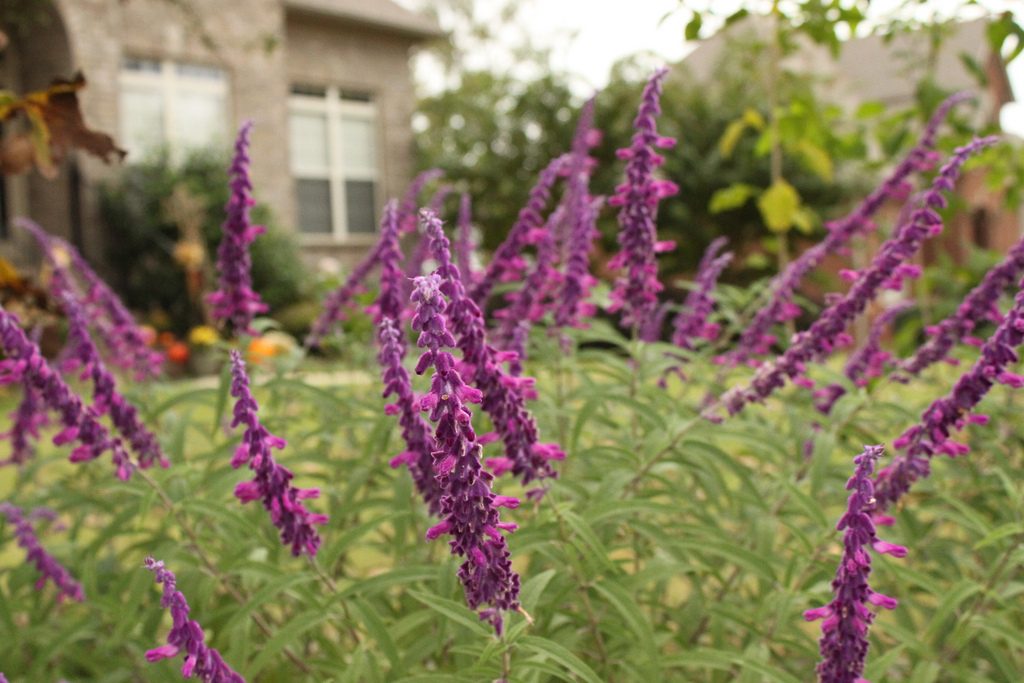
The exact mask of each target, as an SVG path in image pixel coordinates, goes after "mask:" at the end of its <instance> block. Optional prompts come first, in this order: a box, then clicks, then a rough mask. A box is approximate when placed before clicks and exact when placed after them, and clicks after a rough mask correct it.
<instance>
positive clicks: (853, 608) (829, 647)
mask: <svg viewBox="0 0 1024 683" xmlns="http://www.w3.org/2000/svg"><path fill="white" fill-rule="evenodd" d="M881 455H882V447H881V446H865V448H864V452H863V453H862V454H861V455H858V456H857V457H856V458H854V460H853V461H854V463H855V464H856V466H857V467H856V471H855V472H854V475H853V476H852V477H851V478H850V480H849V481H848V482H847V483H846V488H847V490H849V491H851V493H850V497H849V499H848V501H847V508H846V513H845V514H844V515H843V516H842V517H841V518H840V519H839V524H838V525H837V527H836V528H837V529H839V530H840V531H842V532H844V533H843V558H842V560H841V561H840V562H839V567H838V569H837V570H836V577H835V579H833V581H832V591H833V593H834V595H835V597H834V598H833V600H832V602H830V603H829V604H828V605H825V606H824V607H818V608H816V609H810V610H807V611H806V612H804V619H806V620H807V621H816V620H818V619H823V620H824V621H823V622H822V625H821V632H822V635H821V640H820V641H819V645H820V649H821V657H822V661H821V662H820V663H819V664H818V669H817V670H818V680H820V681H821V683H858V682H863V680H864V679H863V678H861V674H862V673H863V672H864V661H865V659H866V658H867V653H868V627H869V626H870V625H871V622H873V621H874V619H875V615H874V613H872V612H871V611H870V610H868V609H867V607H866V605H867V604H868V603H870V604H873V605H877V606H879V607H884V608H885V609H894V608H895V607H896V604H897V603H896V600H895V599H893V598H890V597H889V596H887V595H882V594H881V593H876V592H875V591H873V590H872V589H871V586H870V585H869V584H868V577H869V576H870V575H871V554H870V553H869V552H868V549H869V548H871V549H873V550H875V552H881V553H887V554H890V555H893V556H894V557H903V556H904V555H906V548H904V547H903V546H898V545H895V544H892V543H886V542H885V541H880V540H878V537H877V536H876V535H875V525H874V522H873V521H872V519H871V513H872V512H874V510H875V496H874V490H873V487H872V484H871V472H872V470H873V469H874V466H875V461H876V460H878V458H879V457H881Z"/></svg>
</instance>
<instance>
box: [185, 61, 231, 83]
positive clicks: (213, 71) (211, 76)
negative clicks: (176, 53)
mask: <svg viewBox="0 0 1024 683" xmlns="http://www.w3.org/2000/svg"><path fill="white" fill-rule="evenodd" d="M175 67H176V70H177V72H178V75H179V76H182V77H183V78H195V79H197V80H202V81H223V80H224V72H223V71H221V70H220V69H218V68H217V67H215V66H204V65H202V64H176V65H175Z"/></svg>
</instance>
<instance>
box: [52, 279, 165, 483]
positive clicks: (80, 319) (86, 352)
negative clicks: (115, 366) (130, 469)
mask: <svg viewBox="0 0 1024 683" xmlns="http://www.w3.org/2000/svg"><path fill="white" fill-rule="evenodd" d="M62 303H63V305H64V314H65V315H66V316H67V319H68V347H69V348H70V350H71V355H70V356H69V358H68V359H67V361H66V363H65V369H66V370H69V371H70V370H74V369H80V370H81V374H82V377H83V378H85V377H88V378H89V379H90V380H91V381H92V385H93V389H92V397H93V405H92V408H93V410H95V411H96V413H98V414H100V415H103V414H108V413H109V414H110V421H111V422H113V424H114V427H115V428H116V429H117V431H118V432H120V434H121V436H123V437H124V438H125V440H127V441H128V444H129V445H130V446H131V448H132V450H133V451H135V455H136V456H138V459H139V467H140V468H142V469H146V468H149V467H152V466H153V465H154V464H159V465H160V467H168V466H169V465H170V462H169V461H168V460H167V456H165V455H164V452H163V449H161V448H160V443H159V442H158V441H157V438H156V435H154V434H153V432H151V431H150V430H149V428H148V427H146V425H144V424H143V423H142V419H141V418H140V417H139V411H138V410H136V408H135V406H133V405H132V404H131V403H129V402H128V400H127V399H126V398H125V397H124V396H123V395H122V394H121V392H119V391H118V390H117V382H116V381H115V379H114V376H113V375H112V374H110V371H109V370H107V367H106V366H105V365H104V364H103V361H102V360H101V359H100V355H99V351H98V350H97V349H96V344H95V343H94V342H93V341H92V338H91V337H90V336H89V326H88V323H86V319H85V311H83V310H82V309H81V308H80V307H79V305H78V303H77V302H76V301H75V300H74V299H73V298H71V296H69V295H65V296H64V299H63V302H62Z"/></svg>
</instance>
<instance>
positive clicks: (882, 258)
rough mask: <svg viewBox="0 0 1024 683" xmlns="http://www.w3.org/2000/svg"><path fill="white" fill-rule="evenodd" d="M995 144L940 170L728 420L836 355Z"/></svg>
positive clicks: (743, 391)
mask: <svg viewBox="0 0 1024 683" xmlns="http://www.w3.org/2000/svg"><path fill="white" fill-rule="evenodd" d="M995 141H996V138H993V137H987V138H977V139H975V140H974V141H972V142H971V143H969V144H967V145H964V146H963V147H958V148H957V149H956V151H955V153H954V154H953V156H952V158H950V159H949V160H948V161H947V162H946V163H945V165H943V167H942V168H941V169H940V171H939V173H938V175H937V176H936V177H935V180H934V181H933V183H932V187H931V189H930V190H929V191H928V192H926V193H925V194H924V196H923V197H922V199H921V202H920V205H919V207H918V209H917V210H915V211H914V212H913V213H912V214H911V217H910V220H909V222H907V223H904V224H903V225H901V226H900V227H899V228H898V229H897V231H896V234H895V235H894V236H893V237H892V238H891V239H889V240H888V241H886V242H885V244H883V245H882V247H881V249H880V250H879V251H878V253H877V254H876V255H875V257H874V259H873V260H872V262H871V264H870V265H869V266H868V267H867V268H865V269H864V270H863V271H862V272H860V273H858V274H857V277H856V280H855V281H854V282H853V285H852V286H851V287H850V290H849V291H848V292H847V293H846V294H844V295H842V296H839V297H837V298H836V299H835V300H834V301H833V302H832V304H831V305H829V306H828V307H827V308H826V309H825V310H824V311H823V312H822V314H821V315H820V316H819V317H818V319H817V320H816V321H815V322H814V324H812V325H811V327H810V329H808V330H806V331H804V332H800V333H798V334H797V335H795V336H794V338H793V343H792V344H791V345H790V347H789V348H788V349H786V351H785V352H783V353H782V355H780V356H779V357H778V358H776V359H775V360H774V361H772V362H770V363H766V364H764V365H762V366H761V367H760V368H758V371H757V374H756V375H755V377H754V379H753V381H752V382H751V383H750V385H749V386H747V387H736V388H735V389H731V390H729V391H728V392H726V394H725V395H724V396H722V398H721V399H720V401H719V403H720V404H721V405H723V406H724V407H725V408H726V409H727V410H728V412H729V414H735V413H737V412H739V411H741V410H743V408H744V406H746V405H747V404H748V403H751V402H755V401H762V400H764V399H765V398H767V397H768V396H769V395H770V394H771V393H772V392H774V391H775V390H776V389H778V388H780V387H782V386H783V385H784V384H785V382H786V379H787V378H801V377H803V375H804V371H805V364H806V363H808V362H810V361H813V360H818V359H821V358H823V357H825V356H827V355H828V354H829V353H831V351H832V350H833V349H834V348H835V345H836V341H837V340H838V339H841V338H842V336H841V335H844V334H845V330H846V327H847V326H848V325H849V324H850V322H852V321H853V319H854V318H855V317H856V316H857V315H859V314H860V313H861V312H863V311H864V309H865V308H866V307H867V305H868V303H869V302H870V301H871V300H872V299H874V297H875V296H876V295H877V294H878V292H879V291H880V290H881V289H882V288H883V287H887V286H894V285H895V284H896V283H895V282H894V279H899V278H900V277H901V276H902V275H903V274H905V271H903V270H901V268H900V267H901V266H903V265H906V262H907V260H909V259H910V258H911V257H912V256H913V255H914V254H915V253H916V252H917V250H918V249H919V248H920V246H921V244H922V243H923V242H924V240H925V239H927V238H928V237H932V236H934V235H937V234H938V233H939V232H941V231H942V218H941V217H940V216H939V214H938V211H939V210H940V209H942V208H944V207H945V206H946V199H945V197H944V195H943V193H944V192H949V191H951V190H952V189H953V187H954V185H955V184H956V180H957V178H958V177H959V175H960V169H961V167H962V166H963V164H964V162H966V161H967V159H968V158H969V157H970V156H971V155H973V154H975V153H976V152H978V151H979V150H981V149H983V148H985V147H987V146H989V145H991V144H993V143H994V142H995ZM804 383H806V382H804ZM718 407H719V406H718V405H713V406H711V407H710V408H709V409H708V410H706V411H705V415H706V416H707V417H709V418H712V419H717V418H716V416H715V412H716V410H717V408H718Z"/></svg>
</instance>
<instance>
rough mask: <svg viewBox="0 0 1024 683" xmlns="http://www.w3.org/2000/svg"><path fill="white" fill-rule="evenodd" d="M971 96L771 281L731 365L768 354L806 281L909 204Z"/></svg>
mask: <svg viewBox="0 0 1024 683" xmlns="http://www.w3.org/2000/svg"><path fill="white" fill-rule="evenodd" d="M970 98H971V95H970V94H969V93H966V92H962V93H958V94H956V95H953V96H951V97H949V98H947V99H946V101H945V102H943V103H942V104H941V105H939V107H938V109H936V110H935V113H934V114H933V115H932V117H931V119H930V120H929V122H928V125H927V126H926V127H925V131H924V134H923V135H922V136H921V139H920V141H919V142H918V143H917V146H916V147H914V148H913V149H912V150H910V152H909V153H908V154H907V156H906V157H905V158H904V159H903V161H902V162H900V164H899V165H898V166H897V167H896V168H895V169H893V172H892V173H891V174H890V175H889V177H888V178H886V180H885V182H883V183H882V184H881V185H880V186H879V187H878V188H877V189H876V190H875V191H874V192H872V193H871V194H869V195H868V196H867V197H866V198H865V199H864V201H862V202H861V203H860V205H859V206H858V207H857V208H856V209H855V210H854V211H853V213H851V214H849V215H848V216H846V217H845V218H842V219H840V220H837V221H830V222H829V223H827V224H826V225H825V227H826V228H827V230H828V234H827V235H825V239H823V240H822V241H821V242H819V243H818V244H816V245H814V246H813V247H811V248H810V249H808V250H807V251H805V252H803V253H802V254H800V256H799V257H798V258H796V259H794V260H793V261H791V262H790V264H789V265H788V266H787V267H786V268H785V270H783V271H782V272H781V273H779V274H778V275H776V276H775V277H774V278H773V279H772V281H771V282H770V283H769V285H768V288H769V290H770V291H771V300H770V301H769V302H768V304H767V305H766V306H764V307H763V308H761V309H760V310H758V312H757V315H755V316H754V319H753V320H751V322H750V324H749V325H748V326H747V327H746V329H745V330H744V331H743V334H742V336H741V337H740V341H739V343H738V344H737V346H736V349H734V350H733V351H732V352H730V353H729V355H728V360H729V361H730V362H731V363H734V364H738V363H742V362H744V361H746V360H747V359H748V358H751V357H752V356H757V355H763V354H765V353H767V352H768V348H769V347H770V346H771V344H772V343H773V342H774V341H775V337H773V336H772V335H771V334H770V331H771V328H772V326H773V325H775V324H776V323H783V322H786V321H787V320H791V319H792V318H794V317H796V316H797V315H799V314H800V308H799V307H798V306H797V305H796V304H795V303H794V302H793V295H794V293H795V292H796V289H797V287H798V286H799V285H800V282H801V281H803V279H804V277H805V276H806V275H807V274H808V273H809V272H811V271H812V270H814V269H815V268H817V267H818V266H819V265H821V263H822V261H824V259H825V257H826V256H828V255H829V254H834V253H837V252H841V251H842V250H843V249H845V248H846V245H847V243H849V241H850V240H852V239H853V238H854V237H856V236H857V235H860V234H863V233H866V232H869V231H870V230H873V229H874V223H873V222H872V220H871V218H872V216H874V215H875V213H877V212H878V210H879V209H880V208H882V206H883V205H884V204H885V203H886V202H887V201H888V200H889V199H897V200H900V201H903V200H906V198H907V196H908V195H909V194H910V184H909V183H908V182H907V178H908V177H909V176H910V175H911V174H912V173H914V172H915V171H922V170H927V169H930V168H932V166H933V165H934V163H935V162H936V160H937V158H938V155H937V154H936V152H935V151H934V149H933V148H934V147H935V140H936V138H937V137H938V132H939V127H940V126H941V125H942V122H943V121H944V120H945V119H946V116H947V115H948V114H949V111H950V110H951V109H952V108H953V107H954V106H956V105H957V104H959V103H961V102H963V101H965V100H968V99H970ZM904 222H905V221H904V220H902V219H901V220H900V221H899V222H898V224H899V225H902V224H903V223H904Z"/></svg>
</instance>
